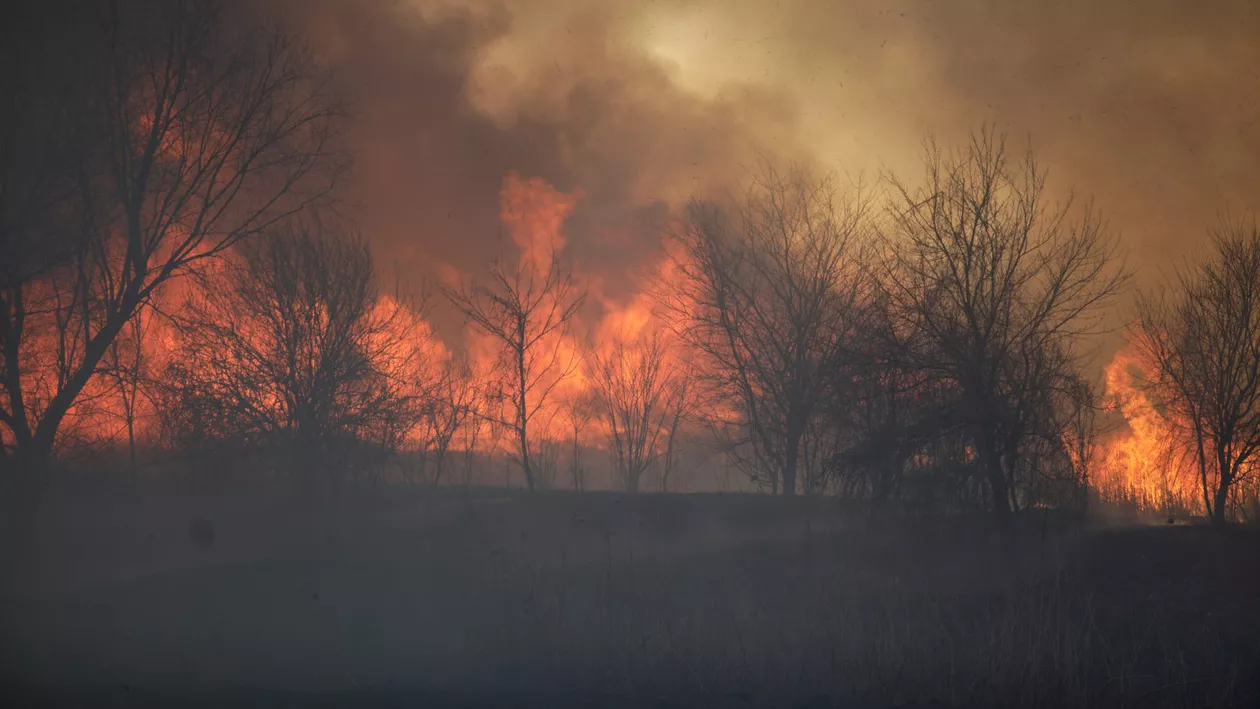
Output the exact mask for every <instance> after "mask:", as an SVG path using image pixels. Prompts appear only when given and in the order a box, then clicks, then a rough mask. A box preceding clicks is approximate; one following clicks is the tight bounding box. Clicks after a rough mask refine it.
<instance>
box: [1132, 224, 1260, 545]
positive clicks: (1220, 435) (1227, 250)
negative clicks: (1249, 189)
mask: <svg viewBox="0 0 1260 709" xmlns="http://www.w3.org/2000/svg"><path fill="white" fill-rule="evenodd" d="M1212 244H1213V253H1212V254H1211V255H1210V256H1209V258H1208V259H1207V260H1206V261H1205V262H1203V263H1201V264H1199V265H1197V266H1194V267H1189V268H1186V269H1185V270H1183V271H1182V272H1181V273H1179V274H1178V281H1177V287H1176V289H1175V290H1174V291H1173V293H1172V294H1171V295H1164V296H1158V295H1149V294H1148V295H1146V296H1145V297H1143V298H1142V299H1141V300H1140V305H1139V317H1138V324H1137V327H1136V328H1134V341H1135V342H1136V343H1137V345H1138V347H1139V349H1140V350H1141V352H1142V353H1143V354H1144V355H1145V357H1146V359H1147V360H1148V361H1149V362H1151V363H1152V364H1153V365H1154V366H1153V369H1154V372H1153V375H1152V377H1151V378H1150V380H1149V381H1147V382H1145V388H1146V390H1147V391H1148V393H1149V394H1150V395H1151V396H1152V398H1153V399H1154V400H1155V401H1157V402H1158V404H1159V405H1161V406H1162V407H1163V408H1164V409H1165V410H1167V411H1169V412H1170V413H1172V414H1173V415H1172V416H1171V418H1172V419H1174V420H1175V421H1176V422H1178V423H1179V424H1180V428H1181V431H1180V433H1181V434H1183V435H1184V443H1185V444H1187V445H1188V447H1189V450H1190V453H1191V455H1192V457H1193V459H1194V460H1195V462H1196V463H1197V468H1198V473H1199V483H1200V487H1201V490H1202V495H1203V506H1204V510H1205V511H1206V512H1207V514H1208V516H1209V517H1210V518H1211V520H1212V523H1213V524H1217V525H1222V524H1225V523H1226V521H1227V520H1228V519H1229V514H1230V513H1229V506H1230V500H1231V497H1230V496H1231V492H1232V491H1233V490H1234V489H1236V488H1237V487H1238V486H1239V484H1240V483H1241V482H1243V481H1245V480H1246V479H1247V478H1248V477H1249V476H1254V475H1255V465H1256V459H1257V453H1258V452H1260V231H1258V230H1257V227H1256V225H1255V222H1254V221H1252V222H1249V223H1245V222H1237V223H1225V224H1223V225H1222V226H1221V227H1220V228H1218V229H1216V230H1214V231H1213V232H1212Z"/></svg>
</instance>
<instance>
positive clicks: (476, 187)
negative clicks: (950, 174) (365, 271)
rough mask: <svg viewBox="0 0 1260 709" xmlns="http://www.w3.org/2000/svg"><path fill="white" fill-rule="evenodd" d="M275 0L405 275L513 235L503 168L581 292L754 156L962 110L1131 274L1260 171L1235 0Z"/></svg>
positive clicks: (950, 128) (1255, 67)
mask: <svg viewBox="0 0 1260 709" xmlns="http://www.w3.org/2000/svg"><path fill="white" fill-rule="evenodd" d="M282 7H283V8H285V10H286V12H288V13H289V14H290V16H292V17H294V18H296V19H297V21H298V22H299V23H300V26H301V27H303V28H304V31H306V32H308V33H309V36H310V38H311V41H312V43H313V45H314V47H315V48H316V49H317V51H319V52H320V53H321V54H322V55H323V56H324V57H325V58H326V59H327V61H328V62H329V64H330V66H332V67H333V68H334V69H335V71H336V72H337V77H338V82H339V85H340V86H341V88H342V90H343V91H344V92H345V93H346V95H347V98H348V99H349V101H350V104H351V105H352V106H353V107H354V111H355V120H354V125H353V128H352V132H351V139H352V142H353V147H354V148H355V150H356V152H357V154H358V157H357V168H356V173H355V177H354V180H353V183H352V184H351V185H350V192H349V197H350V203H351V204H352V206H353V209H354V212H355V214H356V216H357V221H358V224H359V226H360V228H361V229H362V230H363V231H364V232H365V233H367V234H368V235H369V236H370V238H371V239H372V240H373V242H374V244H375V245H376V247H377V249H378V252H379V253H380V255H381V256H382V257H383V258H384V259H386V260H387V261H391V262H395V263H397V264H398V266H399V267H400V268H401V269H402V270H403V272H404V273H408V274H412V275H418V276H428V277H437V276H439V275H440V274H442V273H443V272H444V271H445V272H448V273H449V272H452V269H453V270H454V271H458V272H461V273H476V272H477V270H478V269H479V267H480V266H481V265H482V264H483V263H484V262H485V260H486V259H487V257H488V256H489V255H491V254H494V253H497V252H499V251H501V250H503V249H511V248H513V247H512V241H511V239H510V238H508V237H507V236H506V235H505V234H504V233H503V230H502V226H501V225H500V223H499V219H498V217H499V214H498V203H499V202H498V199H499V192H500V189H501V188H502V186H503V184H504V176H505V175H506V174H507V173H509V172H513V171H514V172H516V173H519V174H520V175H522V176H524V177H526V178H528V177H541V178H543V179H544V180H546V181H548V182H549V183H551V184H553V185H554V186H555V187H556V188H557V189H558V190H561V191H562V192H565V193H574V192H577V191H579V190H580V193H581V195H582V197H581V200H580V202H579V203H578V206H577V208H576V209H575V210H574V212H573V215H572V216H571V218H570V219H569V221H568V222H567V224H566V226H565V237H566V241H567V244H568V252H569V254H570V255H571V256H572V258H573V259H574V260H575V263H576V267H577V268H578V269H579V270H580V271H581V272H582V273H583V274H586V275H587V276H590V277H591V278H592V279H594V281H595V282H596V283H597V284H598V288H599V289H600V291H601V292H600V294H599V295H600V297H599V298H596V299H593V301H592V302H593V303H594V304H595V305H596V306H597V305H598V304H599V303H607V302H625V301H627V300H628V299H630V298H632V297H633V295H634V293H636V292H637V291H638V290H640V289H641V280H642V279H644V278H649V277H650V276H651V273H652V272H653V268H654V264H655V263H656V261H657V260H658V259H659V254H660V241H661V236H660V234H661V231H662V225H663V224H664V223H665V221H666V219H667V215H668V212H669V209H670V207H671V205H675V204H677V203H678V202H680V201H681V200H683V199H685V198H686V197H687V196H688V195H693V194H696V195H711V194H715V193H721V192H723V191H725V190H728V189H731V188H732V187H734V186H735V185H736V184H737V182H738V181H739V179H740V177H741V174H742V173H744V172H745V170H746V168H747V167H749V166H750V165H751V164H753V163H755V162H756V161H757V160H758V159H761V158H764V157H770V158H772V159H795V160H805V161H806V162H812V163H814V164H816V165H820V166H823V167H825V168H828V169H837V170H841V171H844V172H847V173H849V174H853V175H856V174H865V175H866V176H867V177H868V178H869V177H872V176H874V175H876V174H878V173H879V172H880V171H882V170H885V169H892V170H896V171H899V172H908V173H910V175H911V177H913V170H914V168H915V166H916V160H917V157H918V154H919V150H920V146H921V144H922V140H923V138H924V137H925V135H927V134H928V133H933V134H935V135H936V136H938V137H939V138H940V139H941V140H943V141H946V142H949V141H954V140H957V139H959V138H961V137H963V136H965V133H966V131H967V130H969V129H972V128H975V127H976V126H978V125H980V124H982V123H991V124H994V125H996V126H997V127H999V128H1002V129H1005V130H1008V131H1010V132H1011V134H1012V135H1013V137H1015V138H1017V139H1019V140H1021V141H1022V139H1023V138H1024V136H1029V137H1031V139H1032V141H1033V144H1034V147H1035V148H1036V149H1037V151H1038V154H1039V156H1040V157H1041V158H1042V161H1043V163H1044V165H1045V166H1046V167H1048V168H1049V169H1050V170H1051V173H1052V184H1053V185H1054V186H1056V188H1057V189H1060V190H1062V189H1063V188H1066V187H1067V186H1072V187H1074V188H1075V190H1076V193H1077V196H1078V198H1082V197H1091V196H1092V197H1093V198H1094V199H1095V202H1096V204H1097V206H1098V207H1100V208H1101V209H1102V210H1103V212H1104V214H1105V215H1106V216H1107V217H1108V220H1109V223H1110V225H1111V227H1112V228H1113V229H1116V230H1118V231H1119V232H1120V233H1121V235H1122V238H1123V240H1124V244H1125V245H1126V246H1127V247H1128V251H1129V252H1130V253H1131V255H1132V263H1133V265H1134V266H1135V267H1137V268H1138V270H1139V274H1138V275H1139V282H1140V283H1146V284H1149V283H1150V282H1151V281H1152V280H1154V278H1157V277H1159V276H1160V275H1161V274H1160V273H1159V271H1160V269H1159V268H1148V267H1149V266H1151V265H1152V264H1158V263H1160V262H1166V261H1167V259H1168V258H1169V257H1179V256H1181V255H1184V254H1185V253H1187V250H1188V247H1189V245H1191V244H1194V243H1196V242H1198V243H1201V241H1202V239H1203V233H1204V228H1205V227H1206V226H1208V225H1209V224H1210V223H1211V222H1212V221H1213V220H1214V219H1215V218H1216V216H1217V215H1218V214H1219V213H1221V212H1223V211H1225V210H1230V211H1234V212H1239V211H1243V210H1246V209H1249V208H1252V207H1255V206H1257V205H1256V199H1257V197H1256V195H1257V194H1260V190H1258V189H1257V188H1258V187H1260V159H1258V158H1260V124H1258V123H1257V114H1260V41H1257V39H1256V38H1258V37H1260V9H1258V8H1257V6H1256V5H1255V4H1254V3H1251V2H1247V1H1246V0H1239V1H1238V2H1218V3H1207V4H1190V3H1182V2H1174V1H1173V0H1166V1H1165V0H1161V1H1158V2H1144V3H1134V2H1121V1H1119V0H1108V1H1107V2H1094V1H1091V0H1072V1H1071V2H1064V3H1043V2H1004V1H997V0H985V1H981V0H973V1H970V2H948V3H947V2H925V1H915V2H910V1H906V2H892V3H865V2H851V3H825V2H803V1H801V2H774V3H770V2H755V1H753V0H741V1H737V2H731V1H729V0H721V1H719V0H708V1H697V2H643V3H629V2H619V1H613V0H606V1H604V2H581V3H578V2H562V1H559V0H549V1H543V2H519V3H516V2H513V3H507V2H501V3H495V2H480V1H475V0H470V1H469V2H438V1H436V0H415V1H413V2H396V3H385V2H351V1H349V0H319V1H317V2H294V1H293V0H290V2H289V3H288V4H285V5H282ZM1060 194H1065V192H1060ZM1165 271H1166V269H1165ZM592 315H595V313H592Z"/></svg>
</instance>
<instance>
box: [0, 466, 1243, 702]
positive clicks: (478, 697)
mask: <svg viewBox="0 0 1260 709" xmlns="http://www.w3.org/2000/svg"><path fill="white" fill-rule="evenodd" d="M70 489H71V490H73V492H69V491H66V490H63V491H60V492H57V491H52V492H47V493H45V495H44V496H43V500H42V501H41V502H40V503H39V506H38V508H37V514H34V515H28V516H30V517H34V518H35V519H37V523H36V525H35V531H34V532H33V533H30V532H28V533H26V534H18V533H16V532H15V531H13V530H12V529H9V530H6V538H5V548H4V553H5V558H4V563H5V566H4V569H5V572H4V577H3V590H2V591H0V663H2V668H3V670H2V672H3V675H2V676H3V681H4V687H5V690H4V691H5V692H6V694H7V696H9V697H11V698H19V699H21V700H23V704H22V705H23V706H66V705H71V706H80V705H88V706H148V705H151V706H172V705H179V706H190V705H191V706H229V705H230V706H268V707H274V706H310V705H316V706H447V705H451V706H485V705H495V706H540V707H541V706H562V705H571V704H579V705H585V706H618V707H639V706H643V707H649V706H651V707H655V706H679V707H681V706H734V707H743V706H747V707H754V706H785V707H795V706H799V707H829V706H836V707H984V706H992V707H996V706H1076V707H1089V706H1098V707H1120V706H1128V707H1160V706H1168V707H1198V706H1214V707H1221V706H1258V705H1260V703H1258V702H1260V680H1258V678H1260V535H1258V534H1256V533H1255V532H1253V531H1249V530H1232V531H1227V532H1219V531H1216V530H1211V529H1207V528H1203V527H1196V526H1191V525H1183V524H1176V525H1171V526H1170V525H1158V526H1156V525H1151V526H1136V525H1125V526H1119V525H1109V526H1108V525H1100V524H1097V523H1094V524H1087V525H1080V524H1076V523H1073V522H1070V521H1069V520H1065V519H1060V518H1058V517H1055V516H1053V515H1052V514H1050V513H1045V512H1039V513H1035V514H1030V515H1028V516H1026V517H1025V518H1023V519H1021V520H1020V521H1019V525H1018V529H1017V534H1016V535H1015V538H1014V539H1010V538H1009V537H1007V538H1005V539H1004V540H1002V541H1000V540H998V539H997V538H995V536H994V535H993V534H992V530H991V526H990V524H989V521H988V519H987V518H972V517H938V518H925V517H906V516H900V515H897V514H893V513H880V514H876V513H872V512H868V511H864V510H861V509H855V508H852V507H845V506H842V505H840V504H839V503H837V502H835V501H831V500H805V499H797V500H782V499H772V498H768V497H762V496H750V495H716V494H713V495H702V494H696V495H641V496H623V495H616V494H611V493H586V494H574V493H560V492H555V493H547V494H540V495H536V496H527V495H524V494H521V493H519V492H502V491H486V490H482V491H463V490H454V489H452V490H441V491H417V490H409V491H399V490H373V491H365V490H358V491H353V492H347V493H344V494H342V495H340V496H338V497H337V498H336V499H335V501H328V500H325V501H324V502H321V503H319V504H315V503H310V502H300V501H298V500H296V499H294V498H292V497H290V496H287V495H283V494H279V493H275V492H265V491H263V492H258V491H254V492H250V493H248V494H247V493H245V492H243V491H236V492H229V491H224V490H195V489H192V488H188V487H176V486H165V487H164V486H159V485H143V486H121V485H98V486H96V487H91V486H75V487H73V488H70ZM10 519H12V516H11V515H10Z"/></svg>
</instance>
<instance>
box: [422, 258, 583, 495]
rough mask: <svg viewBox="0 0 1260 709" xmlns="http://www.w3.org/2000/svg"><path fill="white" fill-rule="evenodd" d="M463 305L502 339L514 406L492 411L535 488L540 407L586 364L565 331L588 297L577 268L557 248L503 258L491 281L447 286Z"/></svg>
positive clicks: (505, 391)
mask: <svg viewBox="0 0 1260 709" xmlns="http://www.w3.org/2000/svg"><path fill="white" fill-rule="evenodd" d="M444 292H445V294H446V296H447V298H448V299H449V300H450V302H451V303H452V304H453V305H454V306H455V308H456V309H457V310H459V311H460V312H461V313H463V314H464V316H465V317H466V318H468V320H469V321H470V322H471V323H472V324H473V325H474V326H475V327H477V328H479V329H480V330H481V331H482V332H484V333H486V334H488V335H490V336H491V337H493V338H494V339H495V340H496V341H497V342H498V343H499V345H500V352H499V359H500V361H499V364H500V367H499V368H498V370H497V372H498V377H499V378H498V381H497V385H498V388H499V389H500V391H501V392H502V395H503V399H504V400H505V401H506V402H507V406H506V407H504V408H505V409H506V411H504V412H496V411H488V412H486V415H487V416H488V417H490V418H492V419H494V421H495V422H496V423H498V424H499V425H502V426H503V427H505V428H506V429H507V430H508V431H510V432H511V435H512V437H513V439H514V442H515V446H516V450H515V456H516V460H517V462H518V463H519V464H520V466H521V469H522V470H523V471H524V474H525V484H526V485H527V486H528V488H529V489H530V491H533V490H534V489H535V487H536V484H537V480H536V479H535V478H536V476H535V472H536V471H535V469H534V461H533V457H532V453H533V450H532V446H533V444H534V440H532V439H531V438H530V436H531V432H532V430H533V423H534V421H535V418H536V417H537V416H538V414H539V412H541V411H543V410H544V409H545V408H546V407H547V405H548V404H549V403H550V402H551V399H552V393H553V391H554V390H555V388H556V385H557V384H559V382H560V381H561V380H563V379H564V378H565V377H567V376H568V375H569V374H571V373H572V372H573V371H574V369H575V368H576V367H577V366H578V364H579V362H578V359H577V356H576V354H575V353H573V352H571V351H570V352H566V351H565V346H564V345H565V343H564V338H565V336H566V335H567V334H568V332H569V326H570V324H571V322H572V320H573V316H574V315H575V314H577V311H578V309H579V308H580V307H581V305H582V302H583V300H584V294H583V293H581V292H579V291H578V290H577V288H576V286H575V284H574V281H573V277H572V275H571V274H570V273H569V272H568V271H567V270H566V269H565V268H564V267H563V266H562V265H561V262H560V259H559V256H558V255H557V254H554V253H553V254H551V257H550V259H549V260H548V261H546V262H545V263H538V262H535V261H531V260H523V261H522V263H520V264H518V265H517V266H516V267H512V266H509V265H507V264H506V263H505V262H504V260H503V259H501V258H500V259H497V260H495V261H494V262H493V263H492V264H491V266H490V271H489V274H488V275H487V277H486V280H485V281H484V282H474V283H471V284H466V285H464V286H463V287H460V288H447V289H445V291H444Z"/></svg>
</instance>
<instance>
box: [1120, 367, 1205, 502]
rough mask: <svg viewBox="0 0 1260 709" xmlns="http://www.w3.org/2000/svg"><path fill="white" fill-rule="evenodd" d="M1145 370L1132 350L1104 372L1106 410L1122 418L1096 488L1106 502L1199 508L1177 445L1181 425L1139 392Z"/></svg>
mask: <svg viewBox="0 0 1260 709" xmlns="http://www.w3.org/2000/svg"><path fill="white" fill-rule="evenodd" d="M1148 371H1149V369H1148V367H1147V364H1146V363H1145V362H1143V361H1142V359H1141V357H1140V356H1139V355H1138V353H1137V351H1136V349H1135V348H1133V347H1132V346H1128V347H1125V348H1123V349H1121V350H1120V351H1119V352H1117V353H1116V355H1115V356H1114V357H1113V358H1112V360H1111V362H1110V363H1109V364H1108V365H1107V366H1106V368H1105V369H1104V370H1103V374H1104V381H1105V387H1106V389H1105V391H1106V396H1107V401H1106V403H1107V406H1108V408H1109V409H1110V410H1112V411H1114V412H1117V413H1119V414H1120V415H1121V416H1122V417H1123V418H1124V422H1125V430H1124V431H1121V432H1118V433H1117V434H1116V435H1114V436H1112V437H1111V439H1110V440H1109V441H1108V442H1107V443H1106V444H1105V446H1104V449H1103V454H1102V463H1101V465H1100V469H1099V471H1098V475H1097V476H1096V478H1095V487H1096V488H1097V489H1098V491H1099V493H1100V495H1102V497H1103V498H1104V499H1112V500H1123V501H1127V502H1130V503H1134V504H1136V505H1137V506H1138V507H1139V508H1140V509H1146V510H1159V511H1169V510H1172V509H1181V510H1197V509H1199V508H1200V507H1201V501H1200V498H1199V495H1198V492H1197V488H1196V477H1195V473H1194V470H1193V468H1192V466H1191V465H1190V464H1189V462H1188V459H1187V457H1186V456H1184V455H1181V454H1180V453H1179V450H1180V449H1179V447H1178V443H1179V440H1180V438H1179V432H1181V431H1184V430H1186V429H1185V426H1184V425H1183V423H1184V422H1180V421H1175V420H1171V419H1170V418H1169V414H1168V413H1167V412H1164V411H1161V410H1159V409H1157V407H1156V406H1155V405H1154V403H1152V401H1151V399H1150V397H1149V396H1147V394H1146V392H1145V391H1143V389H1142V387H1141V386H1140V385H1139V382H1140V380H1141V378H1142V377H1143V376H1144V375H1145V374H1146V373H1147V372H1148Z"/></svg>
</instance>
